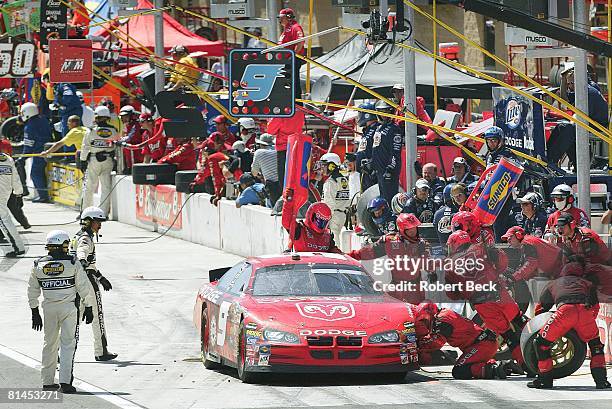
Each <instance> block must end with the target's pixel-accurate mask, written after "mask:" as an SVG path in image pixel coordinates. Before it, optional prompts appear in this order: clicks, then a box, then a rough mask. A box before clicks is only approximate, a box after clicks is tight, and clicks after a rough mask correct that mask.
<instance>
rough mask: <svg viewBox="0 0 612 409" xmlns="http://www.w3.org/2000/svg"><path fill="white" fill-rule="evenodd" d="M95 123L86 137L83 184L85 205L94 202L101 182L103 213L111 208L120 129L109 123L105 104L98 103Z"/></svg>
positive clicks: (90, 204) (83, 150) (82, 166)
mask: <svg viewBox="0 0 612 409" xmlns="http://www.w3.org/2000/svg"><path fill="white" fill-rule="evenodd" d="M95 115H96V116H95V118H96V126H94V127H93V129H92V130H91V132H89V133H88V134H86V135H85V137H84V138H83V145H82V146H81V169H82V170H83V171H85V170H86V173H85V185H84V186H83V204H82V209H85V208H87V207H90V206H92V205H93V194H94V192H95V191H96V190H98V182H99V183H100V184H101V185H102V189H101V193H100V194H101V196H100V208H101V209H102V210H103V211H104V214H108V212H109V210H110V202H111V198H110V193H111V172H112V171H113V166H114V160H113V158H114V157H115V144H114V143H113V142H115V141H117V140H119V134H118V133H117V130H116V129H115V128H114V127H113V126H112V125H110V123H109V121H110V116H111V114H110V111H109V109H108V108H107V107H105V106H99V107H96V111H95Z"/></svg>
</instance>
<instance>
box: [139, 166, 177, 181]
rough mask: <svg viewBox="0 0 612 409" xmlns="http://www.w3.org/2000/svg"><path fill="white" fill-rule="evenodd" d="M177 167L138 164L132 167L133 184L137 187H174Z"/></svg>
mask: <svg viewBox="0 0 612 409" xmlns="http://www.w3.org/2000/svg"><path fill="white" fill-rule="evenodd" d="M175 173H176V165H173V164H165V163H164V164H159V163H137V164H135V165H134V166H132V182H134V184H135V185H173V184H174V174H175Z"/></svg>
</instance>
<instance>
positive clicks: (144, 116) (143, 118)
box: [138, 112, 153, 122]
mask: <svg viewBox="0 0 612 409" xmlns="http://www.w3.org/2000/svg"><path fill="white" fill-rule="evenodd" d="M138 121H139V122H145V121H153V116H152V115H151V114H150V113H148V112H143V113H142V114H140V116H139V117H138Z"/></svg>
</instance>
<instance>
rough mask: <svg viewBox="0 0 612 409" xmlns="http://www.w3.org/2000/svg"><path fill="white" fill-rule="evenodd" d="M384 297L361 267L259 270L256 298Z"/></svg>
mask: <svg viewBox="0 0 612 409" xmlns="http://www.w3.org/2000/svg"><path fill="white" fill-rule="evenodd" d="M368 294H381V293H380V292H378V291H376V290H374V286H373V280H372V278H371V277H370V276H369V275H368V274H367V273H366V272H365V271H363V270H360V269H359V268H358V267H354V268H353V267H351V266H337V265H323V264H315V265H309V264H291V265H283V266H271V267H264V268H261V269H259V270H257V273H256V275H255V281H254V283H253V295H254V296H268V297H269V296H313V295H332V296H333V295H368Z"/></svg>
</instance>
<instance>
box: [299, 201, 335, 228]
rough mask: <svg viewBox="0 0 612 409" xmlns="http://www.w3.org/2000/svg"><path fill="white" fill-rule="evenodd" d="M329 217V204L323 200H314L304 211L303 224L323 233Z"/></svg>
mask: <svg viewBox="0 0 612 409" xmlns="http://www.w3.org/2000/svg"><path fill="white" fill-rule="evenodd" d="M331 218H332V211H331V209H330V208H329V206H328V205H326V204H325V203H323V202H316V203H313V204H311V205H310V207H309V208H308V210H307V211H306V216H305V218H304V224H305V225H306V227H308V228H309V229H311V230H314V231H315V232H317V233H323V232H324V231H325V230H326V229H327V226H328V225H329V221H330V220H331Z"/></svg>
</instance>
